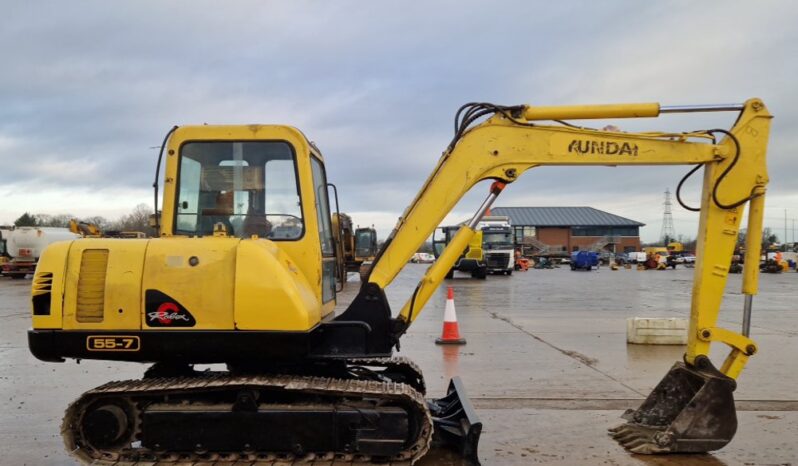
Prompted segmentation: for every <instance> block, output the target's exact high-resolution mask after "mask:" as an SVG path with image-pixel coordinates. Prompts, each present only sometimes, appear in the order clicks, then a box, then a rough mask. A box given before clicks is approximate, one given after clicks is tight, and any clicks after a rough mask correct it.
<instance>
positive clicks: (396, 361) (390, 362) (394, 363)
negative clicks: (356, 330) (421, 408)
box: [346, 356, 427, 395]
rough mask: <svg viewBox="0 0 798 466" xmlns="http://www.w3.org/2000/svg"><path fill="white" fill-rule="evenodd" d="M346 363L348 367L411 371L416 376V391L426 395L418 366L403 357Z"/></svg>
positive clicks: (425, 388)
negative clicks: (377, 367)
mask: <svg viewBox="0 0 798 466" xmlns="http://www.w3.org/2000/svg"><path fill="white" fill-rule="evenodd" d="M346 362H347V364H349V365H350V366H381V367H384V368H386V369H387V368H390V367H400V366H401V367H405V368H406V369H408V370H409V371H412V372H414V373H415V374H416V379H417V381H418V385H419V387H416V390H417V391H418V392H419V393H421V394H422V395H425V394H426V393H427V386H426V384H425V383H424V374H423V373H422V372H421V368H420V367H418V364H416V363H415V362H414V361H413V360H412V359H409V358H406V357H404V356H394V357H390V358H359V359H347V360H346Z"/></svg>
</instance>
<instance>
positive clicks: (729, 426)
mask: <svg viewBox="0 0 798 466" xmlns="http://www.w3.org/2000/svg"><path fill="white" fill-rule="evenodd" d="M736 387H737V383H736V382H735V380H734V379H732V378H730V377H727V376H726V375H724V374H723V373H721V372H720V371H718V370H717V369H716V368H715V367H714V366H713V365H712V363H711V362H710V361H709V359H708V358H706V357H699V358H696V366H689V365H687V364H685V363H682V362H677V363H676V364H674V365H673V367H671V369H670V371H668V373H667V374H666V375H665V377H664V378H663V379H662V380H661V381H660V382H659V384H658V385H657V386H656V388H654V390H653V391H652V392H651V394H650V395H649V396H648V398H646V400H645V401H644V402H643V404H642V405H640V407H639V408H638V409H636V410H631V409H630V410H628V411H627V412H626V413H625V414H624V415H623V416H621V417H623V418H624V419H626V420H627V421H628V422H627V423H625V424H622V425H620V426H618V427H615V428H612V429H610V430H609V433H610V435H611V436H612V437H613V438H614V439H615V440H616V441H618V443H620V444H621V445H622V446H623V447H624V448H626V449H627V450H629V451H631V452H632V453H640V454H660V453H705V452H708V451H713V450H718V449H720V448H722V447H724V446H725V445H726V444H728V443H729V442H731V440H732V438H733V437H734V434H735V433H736V432H737V415H736V412H735V407H734V397H733V396H732V392H734V390H735V388H736Z"/></svg>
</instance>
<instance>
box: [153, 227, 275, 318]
mask: <svg viewBox="0 0 798 466" xmlns="http://www.w3.org/2000/svg"><path fill="white" fill-rule="evenodd" d="M239 243H240V240H239V239H237V238H214V237H207V238H182V237H173V238H162V239H158V240H153V241H150V246H149V248H148V249H147V259H146V262H145V264H144V275H143V277H142V287H141V293H140V295H141V297H142V299H143V298H144V297H145V296H147V295H149V296H150V299H152V295H153V294H157V295H159V296H162V295H166V297H167V298H168V299H170V300H171V303H172V307H169V308H166V309H165V311H164V312H167V313H168V314H172V312H173V311H174V312H178V313H181V312H184V311H183V310H185V311H187V313H188V315H190V316H191V322H188V321H187V320H174V322H172V323H169V322H168V320H169V319H153V318H151V316H150V315H149V314H152V313H153V312H156V311H155V309H147V303H146V302H145V303H144V305H143V306H142V307H141V312H140V319H141V324H140V325H141V327H142V328H143V329H145V330H146V329H165V328H170V329H174V330H192V329H209V330H232V329H233V328H234V324H233V294H234V281H235V271H236V249H237V247H238V244H239ZM258 274H259V276H260V277H264V273H263V271H259V272H258ZM148 291H149V293H148ZM152 304H153V303H150V307H152ZM158 307H159V306H157V305H156V306H155V308H158ZM181 308H182V309H181ZM186 322H188V324H185V323H186Z"/></svg>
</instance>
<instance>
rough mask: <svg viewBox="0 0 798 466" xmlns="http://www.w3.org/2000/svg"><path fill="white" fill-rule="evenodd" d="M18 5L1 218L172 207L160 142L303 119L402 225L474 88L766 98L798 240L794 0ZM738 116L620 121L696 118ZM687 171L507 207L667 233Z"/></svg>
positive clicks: (499, 97) (659, 123)
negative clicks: (666, 214)
mask: <svg viewBox="0 0 798 466" xmlns="http://www.w3.org/2000/svg"><path fill="white" fill-rule="evenodd" d="M2 11H3V14H2V18H0V25H1V26H0V58H1V59H2V61H0V63H2V72H0V224H3V223H11V222H13V221H14V219H16V218H17V217H18V216H19V215H21V214H22V213H23V212H25V211H29V212H31V213H46V214H58V213H72V214H74V215H77V216H80V217H88V216H93V215H103V216H106V217H109V218H114V217H117V216H119V215H121V214H124V213H127V212H129V211H130V210H132V209H133V208H134V207H135V206H136V205H137V204H140V203H147V204H151V203H152V190H151V184H152V179H153V174H154V169H155V160H156V157H157V150H154V149H153V148H152V147H153V146H157V145H159V144H160V141H161V139H162V138H163V135H164V133H165V132H166V131H167V130H168V129H169V128H170V127H171V126H172V125H174V124H196V123H219V124H235V123H256V122H257V123H285V124H291V125H295V126H297V127H299V128H300V129H302V130H303V131H304V132H305V134H306V135H307V136H308V137H309V138H310V139H312V140H314V141H315V142H316V143H317V144H318V146H319V147H320V148H321V150H322V152H323V153H324V154H325V158H326V160H327V167H328V178H329V179H330V181H332V182H334V183H336V184H337V185H338V187H339V192H340V195H341V209H342V210H343V211H347V212H350V213H351V214H352V216H353V217H354V220H355V222H356V223H360V224H371V223H373V224H375V225H376V226H377V227H378V229H379V230H380V236H381V237H385V235H386V234H387V232H388V231H389V230H390V228H391V227H392V226H393V224H394V223H395V221H396V218H397V217H398V216H399V215H400V214H401V212H402V210H403V209H404V207H405V206H406V205H407V204H408V203H409V202H410V201H411V199H412V198H413V195H414V194H415V192H416V191H417V190H418V188H419V187H420V186H421V183H422V182H423V180H424V179H425V178H426V176H427V174H428V173H429V171H430V170H431V169H432V167H433V166H434V164H435V162H436V160H437V159H438V157H439V155H440V153H441V151H442V150H443V149H444V148H445V146H446V144H447V143H448V142H449V140H450V139H451V135H452V134H451V133H452V119H453V115H454V112H455V111H456V109H457V108H458V107H459V106H460V105H461V104H463V103H465V102H469V101H475V100H477V101H489V102H495V103H501V104H520V103H531V104H541V105H546V104H572V103H616V102H639V101H642V102H649V101H653V102H660V103H662V104H663V105H675V104H704V103H729V102H742V101H744V100H745V99H746V98H748V97H754V96H756V97H761V98H763V99H764V101H765V103H766V104H767V105H768V107H769V109H770V111H771V112H772V113H773V114H774V115H775V120H774V122H773V128H772V136H771V144H770V150H769V154H768V157H769V170H770V177H771V183H770V185H769V191H768V200H767V210H766V217H767V219H766V225H768V226H771V227H772V228H774V229H775V231H776V233H777V234H779V236H780V237H783V232H784V220H783V219H784V215H785V209H787V211H786V212H787V217H788V218H789V219H790V220H789V222H788V227H790V228H792V219H793V218H798V164H797V163H796V161H795V155H796V149H798V131H796V124H798V93H796V92H795V86H796V76H798V26H796V18H798V15H797V14H796V13H797V12H798V7H796V6H794V4H793V3H791V2H787V1H783V2H743V1H714V2H692V1H683V2H633V1H628V2H620V1H618V2H593V1H584V2H556V4H555V2H530V1H518V2H464V1H446V2H406V1H405V2H399V1H396V2H370V1H362V2H344V1H335V2H332V1H317V2H300V1H291V2H287V1H286V2H272V1H253V2H244V1H239V2H202V1H196V0H192V1H183V2H178V1H169V2H163V1H159V2H145V1H136V2H132V1H131V2H121V1H120V2H107V1H101V2H63V1H53V2H14V1H6V0H3V1H2ZM734 117H735V115H731V114H712V115H703V116H696V115H681V116H668V117H663V118H660V119H657V120H646V121H638V122H629V121H618V122H614V123H615V124H617V125H619V126H620V127H621V128H622V129H630V130H639V129H652V130H659V129H668V130H687V129H698V128H710V127H712V128H714V127H721V128H724V127H729V126H730V125H731V124H732V122H733V120H734ZM599 124H604V123H603V122H601V123H596V125H599ZM685 171H686V169H685V168H684V167H648V168H605V167H595V168H581V169H580V168H543V169H538V170H534V171H530V172H528V173H527V174H526V175H525V177H523V178H522V179H521V180H520V181H518V182H516V183H514V184H513V185H511V186H510V187H509V188H508V189H507V190H506V191H505V193H503V194H502V197H501V198H500V200H499V202H498V203H497V205H502V206H510V205H512V206H527V205H529V206H583V205H586V206H592V207H596V208H598V209H603V210H606V211H609V212H612V213H614V214H617V215H621V216H625V217H629V218H632V219H635V220H638V221H641V222H644V223H646V224H647V226H646V227H644V228H643V229H642V236H643V239H644V240H648V241H650V240H655V239H656V238H657V237H658V236H659V233H660V228H661V220H662V201H663V192H664V191H665V189H666V188H670V189H671V191H673V190H674V189H675V186H676V184H677V182H678V181H679V179H680V177H681V176H682V174H683V173H684V172H685ZM698 178H699V177H696V182H695V183H693V185H694V187H693V188H691V189H688V190H687V191H686V194H687V197H688V198H690V199H692V200H696V199H697V191H696V190H695V187H697V181H698ZM475 191H477V192H472V193H471V194H470V195H469V196H467V197H466V198H465V199H464V201H463V202H461V203H460V204H459V205H458V206H457V208H456V210H455V212H454V213H453V214H452V215H451V216H450V217H449V218H448V219H447V221H454V220H460V219H463V218H465V217H467V216H469V215H470V212H472V211H473V210H474V209H475V208H476V207H477V205H478V204H479V202H480V200H481V199H482V198H483V197H484V195H485V193H486V192H487V187H486V186H478V187H477V188H475ZM674 223H675V227H676V232H677V233H678V234H683V235H685V236H695V229H696V226H697V214H694V213H690V212H687V211H684V210H683V209H681V208H680V207H678V206H675V207H674ZM796 223H798V222H796ZM792 235H793V232H792V231H788V238H787V239H788V240H792ZM796 237H798V232H796Z"/></svg>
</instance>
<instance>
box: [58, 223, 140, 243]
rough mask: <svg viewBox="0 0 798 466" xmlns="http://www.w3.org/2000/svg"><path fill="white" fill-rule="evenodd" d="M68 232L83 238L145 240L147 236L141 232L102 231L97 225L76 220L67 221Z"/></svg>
mask: <svg viewBox="0 0 798 466" xmlns="http://www.w3.org/2000/svg"><path fill="white" fill-rule="evenodd" d="M69 231H71V232H72V233H75V234H76V235H81V236H82V237H84V238H127V239H132V238H146V237H147V235H146V234H145V233H144V232H142V231H118V230H106V231H103V230H102V229H101V228H100V227H99V225H97V224H94V223H91V222H81V221H80V220H77V219H74V218H73V219H71V220H70V221H69Z"/></svg>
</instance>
